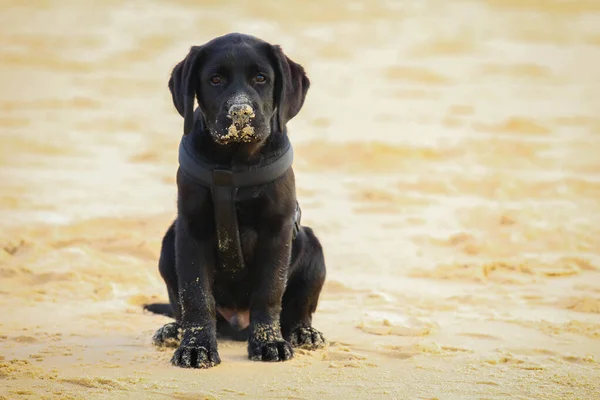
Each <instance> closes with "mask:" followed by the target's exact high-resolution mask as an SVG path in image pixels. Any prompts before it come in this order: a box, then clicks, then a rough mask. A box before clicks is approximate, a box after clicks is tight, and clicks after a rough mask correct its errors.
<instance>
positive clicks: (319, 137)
mask: <svg viewBox="0 0 600 400" xmlns="http://www.w3.org/2000/svg"><path fill="white" fill-rule="evenodd" d="M222 3H224V2H219V1H214V0H212V1H205V2H202V1H183V0H177V1H157V0H153V1H145V2H142V1H124V0H106V1H103V2H91V1H73V0H64V1H59V0H55V1H49V0H48V1H42V0H32V1H28V2H22V1H0V6H1V11H0V85H1V86H0V87H1V90H0V399H11V400H12V399H384V398H385V399H387V398H389V399H504V398H511V399H561V400H562V399H599V398H600V113H599V111H600V80H599V75H598V74H599V72H598V71H600V2H598V1H593V0H587V1H586V0H573V1H559V0H527V1H525V0H523V1H518V0H480V1H477V0H460V1H452V2H450V1H442V0H439V1H433V0H432V1H427V0H404V1H401V0H397V1H391V0H389V1H375V0H374V1H350V2H349V1H341V0H331V1H325V2H312V1H308V2H303V1H299V0H291V1H279V2H263V3H257V2H250V1H238V2H231V3H230V4H222ZM25 4H27V5H25ZM230 31H238V32H245V33H251V34H254V35H256V36H259V37H261V38H263V39H265V40H268V41H271V42H273V43H278V44H281V45H282V46H283V48H284V50H285V52H286V53H287V54H288V56H289V57H290V58H292V59H293V60H295V61H296V62H299V63H300V64H302V65H304V67H305V68H306V70H307V72H308V75H309V77H310V79H311V82H312V87H311V89H310V91H309V92H308V97H307V99H306V103H305V106H304V108H303V110H302V111H301V112H300V114H299V115H298V116H297V117H296V118H295V119H294V120H293V121H292V122H291V123H290V124H289V129H290V137H291V139H292V142H293V143H294V145H295V150H296V151H295V154H296V158H295V162H294V170H295V173H296V180H297V190H298V197H299V199H300V203H301V206H302V211H303V223H304V224H305V225H308V226H311V227H313V228H314V230H315V232H316V233H317V235H318V236H319V238H320V239H321V241H322V243H323V246H324V248H325V254H326V261H327V267H328V277H327V283H326V285H325V288H324V290H323V293H322V296H321V302H320V304H319V308H318V310H317V312H316V314H315V317H314V325H315V327H317V328H318V329H320V330H321V331H322V332H323V333H324V334H325V336H326V337H327V339H328V340H329V341H330V343H329V345H328V347H327V348H326V349H324V350H320V351H315V352H307V351H302V350H299V351H297V353H296V356H295V358H294V359H293V360H291V361H289V362H286V363H274V364H273V363H256V362H252V361H249V360H248V359H247V353H246V346H245V344H244V343H234V342H227V341H221V342H220V343H219V350H220V354H221V358H222V364H221V365H219V366H218V367H216V368H213V369H210V370H184V369H179V368H175V367H172V366H171V365H170V364H169V360H170V357H171V355H172V350H158V349H156V348H154V347H153V346H152V345H151V337H152V334H153V333H154V331H155V330H156V329H157V328H159V327H160V326H162V325H163V324H165V323H166V322H169V321H170V320H169V319H168V318H166V317H162V316H157V315H152V314H148V313H143V312H142V308H141V305H142V304H144V303H146V302H152V301H165V300H166V299H167V295H166V289H165V287H164V284H163V282H162V279H161V278H160V275H159V274H158V270H157V259H158V255H159V251H160V242H161V239H162V235H163V234H164V232H165V230H166V229H167V227H168V225H169V223H170V222H171V221H172V219H173V218H174V216H175V200H176V187H175V180H174V177H175V171H176V168H177V146H178V142H179V139H180V137H181V132H182V126H183V121H182V119H181V117H180V116H179V115H178V114H177V112H176V111H175V108H174V107H173V105H172V102H171V96H170V94H169V92H168V89H167V80H168V77H169V74H170V71H171V69H172V67H173V66H174V65H175V64H176V63H177V62H178V61H179V60H181V59H182V58H183V57H184V56H185V55H186V53H187V51H188V49H189V47H190V46H192V45H199V44H202V43H204V42H206V41H208V40H210V39H211V38H213V37H214V36H217V35H221V34H224V33H227V32H230Z"/></svg>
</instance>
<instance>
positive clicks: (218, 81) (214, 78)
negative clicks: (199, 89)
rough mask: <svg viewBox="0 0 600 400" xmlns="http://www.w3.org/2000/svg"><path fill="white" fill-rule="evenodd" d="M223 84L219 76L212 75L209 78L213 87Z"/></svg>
mask: <svg viewBox="0 0 600 400" xmlns="http://www.w3.org/2000/svg"><path fill="white" fill-rule="evenodd" d="M222 82H223V79H222V78H221V76H219V75H213V76H211V77H210V83H212V84H213V85H220V84H221V83H222Z"/></svg>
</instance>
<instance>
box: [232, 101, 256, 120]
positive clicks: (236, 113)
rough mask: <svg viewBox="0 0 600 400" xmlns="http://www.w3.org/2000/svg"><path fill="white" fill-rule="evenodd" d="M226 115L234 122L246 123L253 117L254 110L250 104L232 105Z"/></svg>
mask: <svg viewBox="0 0 600 400" xmlns="http://www.w3.org/2000/svg"><path fill="white" fill-rule="evenodd" d="M227 114H228V115H229V118H231V119H232V120H233V121H234V122H247V121H248V120H249V119H250V118H252V117H254V109H253V108H252V106H250V104H234V105H232V106H231V107H229V111H228V112H227Z"/></svg>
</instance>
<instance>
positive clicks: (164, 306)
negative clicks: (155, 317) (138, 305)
mask: <svg viewBox="0 0 600 400" xmlns="http://www.w3.org/2000/svg"><path fill="white" fill-rule="evenodd" d="M144 310H146V311H150V312H151V313H154V314H160V315H164V316H167V317H171V318H175V313H174V312H173V308H172V307H171V305H170V304H169V303H152V304H144Z"/></svg>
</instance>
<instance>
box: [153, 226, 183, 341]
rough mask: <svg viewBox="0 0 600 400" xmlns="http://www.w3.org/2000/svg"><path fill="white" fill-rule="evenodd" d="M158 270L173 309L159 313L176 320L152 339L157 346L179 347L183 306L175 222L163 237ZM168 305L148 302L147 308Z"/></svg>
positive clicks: (154, 310)
mask: <svg viewBox="0 0 600 400" xmlns="http://www.w3.org/2000/svg"><path fill="white" fill-rule="evenodd" d="M158 270H159V271H160V275H161V276H162V278H163V280H164V281H165V284H166V285H167V292H168V293H169V302H170V311H171V312H170V313H167V312H158V313H159V314H163V315H167V316H171V317H173V318H175V322H170V323H168V324H166V325H165V326H163V327H162V328H160V329H159V330H157V331H156V333H155V334H154V336H153V338H152V341H153V343H154V345H156V346H166V347H177V346H178V345H179V342H180V341H181V335H180V325H179V321H180V319H181V307H180V305H179V290H178V285H177V270H176V269H175V223H173V224H171V226H170V227H169V229H168V230H167V233H166V234H165V236H164V238H163V241H162V248H161V252H160V259H159V261H158ZM168 306H169V304H148V305H146V306H145V309H146V310H148V311H152V312H156V311H169V310H167V308H169V307H168Z"/></svg>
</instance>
